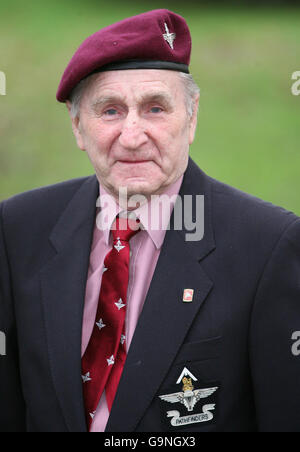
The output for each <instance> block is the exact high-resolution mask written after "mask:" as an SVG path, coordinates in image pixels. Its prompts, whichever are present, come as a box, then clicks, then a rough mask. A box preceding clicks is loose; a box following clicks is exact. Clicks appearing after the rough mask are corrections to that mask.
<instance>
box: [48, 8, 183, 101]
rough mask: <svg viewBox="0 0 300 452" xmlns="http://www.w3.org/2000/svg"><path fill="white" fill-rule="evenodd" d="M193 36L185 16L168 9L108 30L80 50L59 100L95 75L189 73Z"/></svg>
mask: <svg viewBox="0 0 300 452" xmlns="http://www.w3.org/2000/svg"><path fill="white" fill-rule="evenodd" d="M190 55H191V35H190V32H189V29H188V26H187V24H186V22H185V20H184V19H183V17H181V16H179V15H178V14H175V13H173V12H172V11H168V10H166V9H157V10H154V11H149V12H147V13H144V14H140V15H138V16H134V17H129V18H128V19H125V20H122V21H121V22H117V23H116V24H113V25H110V26H108V27H105V28H103V29H101V30H99V31H97V32H96V33H94V34H93V35H91V36H90V37H88V38H87V39H86V40H85V41H84V42H83V43H82V44H81V46H80V47H79V48H78V49H77V51H76V52H75V54H74V55H73V57H72V59H71V61H70V62H69V64H68V66H67V68H66V70H65V72H64V74H63V76H62V79H61V81H60V84H59V87H58V91H57V94H56V98H57V100H58V101H59V102H65V101H66V100H67V99H68V98H69V96H70V93H71V91H72V89H73V88H74V87H75V86H76V85H77V83H79V82H80V80H82V79H84V78H85V77H87V76H88V75H90V74H92V73H94V72H100V71H111V70H120V69H169V70H175V71H181V72H186V73H188V72H189V69H188V66H189V63H190Z"/></svg>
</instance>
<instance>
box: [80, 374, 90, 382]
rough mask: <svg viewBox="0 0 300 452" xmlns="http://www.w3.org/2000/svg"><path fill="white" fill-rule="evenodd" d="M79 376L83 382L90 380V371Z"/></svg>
mask: <svg viewBox="0 0 300 452" xmlns="http://www.w3.org/2000/svg"><path fill="white" fill-rule="evenodd" d="M81 378H82V380H83V383H87V382H88V381H92V379H91V378H90V373H89V372H88V373H87V374H86V375H81Z"/></svg>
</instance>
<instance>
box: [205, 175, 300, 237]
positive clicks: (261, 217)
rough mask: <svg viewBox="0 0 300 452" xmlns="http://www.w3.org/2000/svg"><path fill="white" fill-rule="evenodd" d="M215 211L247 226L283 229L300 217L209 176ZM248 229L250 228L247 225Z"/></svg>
mask: <svg viewBox="0 0 300 452" xmlns="http://www.w3.org/2000/svg"><path fill="white" fill-rule="evenodd" d="M209 179H210V183H211V192H212V196H213V200H214V204H215V209H214V211H215V212H219V213H220V215H221V216H222V217H223V219H225V218H227V217H228V218H230V219H231V220H232V219H234V220H235V221H237V222H238V223H241V224H243V225H244V226H245V227H246V226H247V225H248V226H249V227H250V226H252V227H253V228H261V229H265V228H267V229H268V230H277V231H278V230H283V229H285V228H286V227H288V226H289V225H290V224H291V223H293V222H294V221H297V220H299V219H300V217H299V216H298V215H296V214H295V213H294V212H292V211H289V210H287V209H285V208H284V207H281V206H278V205H275V204H273V203H271V202H268V201H265V200H263V199H261V198H258V197H256V196H253V195H251V194H249V193H245V192H243V191H241V190H239V189H237V188H234V187H231V186H230V185H227V184H225V183H223V182H220V181H217V180H216V179H213V178H211V177H209ZM246 229H248V228H247V227H246Z"/></svg>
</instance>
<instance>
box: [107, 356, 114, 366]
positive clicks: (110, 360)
mask: <svg viewBox="0 0 300 452" xmlns="http://www.w3.org/2000/svg"><path fill="white" fill-rule="evenodd" d="M106 361H107V365H108V366H112V365H113V364H115V358H114V355H111V357H110V358H109V359H107V360H106Z"/></svg>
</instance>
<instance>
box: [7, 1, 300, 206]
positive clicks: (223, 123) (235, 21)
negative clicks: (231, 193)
mask: <svg viewBox="0 0 300 452" xmlns="http://www.w3.org/2000/svg"><path fill="white" fill-rule="evenodd" d="M239 3H241V4H242V3H243V2H239ZM210 5H211V4H210ZM155 8H169V9H172V10H173V11H175V12H177V13H179V14H181V15H183V16H184V17H185V18H186V20H187V22H188V24H189V26H190V29H191V33H192V37H193V52H192V64H191V72H192V74H193V75H194V78H195V80H196V81H197V82H198V84H199V86H200V88H201V105H200V112H199V126H198V130H197V137H196V140H195V142H194V144H193V146H192V148H191V156H192V157H193V158H194V160H195V161H196V162H197V163H198V165H199V166H200V167H201V168H202V169H203V170H204V171H205V172H206V173H208V174H209V175H211V176H212V177H215V178H217V179H219V180H222V181H224V182H226V183H228V184H230V185H233V186H235V187H237V188H239V189H241V190H243V191H246V192H249V193H251V194H253V195H255V196H258V197H260V198H263V199H265V200H267V201H270V202H273V203H274V204H278V205H282V206H284V207H285V208H287V209H289V210H292V211H294V212H295V213H297V214H298V215H300V152H299V138H300V96H299V97H295V96H293V95H292V94H291V85H292V83H293V82H292V80H291V75H292V73H293V72H294V71H297V70H300V10H299V9H296V8H284V7H277V8H266V7H265V8H257V7H256V8H242V7H238V6H227V7H226V2H223V3H221V4H219V6H215V7H214V8H213V7H212V6H210V7H207V6H206V7H204V6H201V4H200V3H198V2H189V1H188V0H186V1H180V2H179V1H178V2H177V1H176V0H173V1H172V2H171V1H160V2H158V1H152V2H149V1H143V2H137V1H134V2H132V1H131V2H129V1H122V2H120V1H119V0H114V1H113V2H107V1H105V2H104V1H102V0H98V1H97V0H86V1H84V2H83V1H79V0H72V1H71V0H70V1H69V0H61V1H58V0H53V1H51V2H45V1H42V0H39V1H35V0H29V1H27V2H24V1H22V2H21V1H20V0H11V1H10V2H7V1H6V2H4V1H3V0H0V71H3V72H5V74H6V79H7V86H6V96H0V200H2V199H5V198H7V197H10V196H12V195H14V194H15V193H19V192H22V191H25V190H29V189H32V188H35V187H39V186H42V185H48V184H52V183H56V182H59V181H62V180H65V179H69V178H73V177H79V176H84V175H87V174H92V173H93V168H92V167H91V165H90V163H89V161H88V159H87V156H86V155H85V153H83V152H81V151H79V150H78V149H77V147H76V144H75V140H74V138H73V135H72V131H71V127H70V123H69V119H68V116H67V112H66V108H65V106H64V105H63V104H59V103H58V102H56V99H55V93H56V89H57V86H58V83H59V81H60V77H61V75H62V72H63V70H64V69H65V66H66V65H67V63H68V61H69V59H70V58H71V56H72V55H73V53H74V52H75V50H76V49H77V47H78V46H79V45H80V44H81V42H82V41H83V40H84V39H85V38H86V37H87V36H89V35H90V34H92V33H94V32H95V31H97V30H98V29H100V28H101V27H104V26H106V25H109V24H110V23H112V22H115V21H118V20H121V19H123V18H125V17H128V16H130V15H134V14H139V13H141V12H145V11H147V10H149V9H155ZM149 44H150V43H149Z"/></svg>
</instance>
